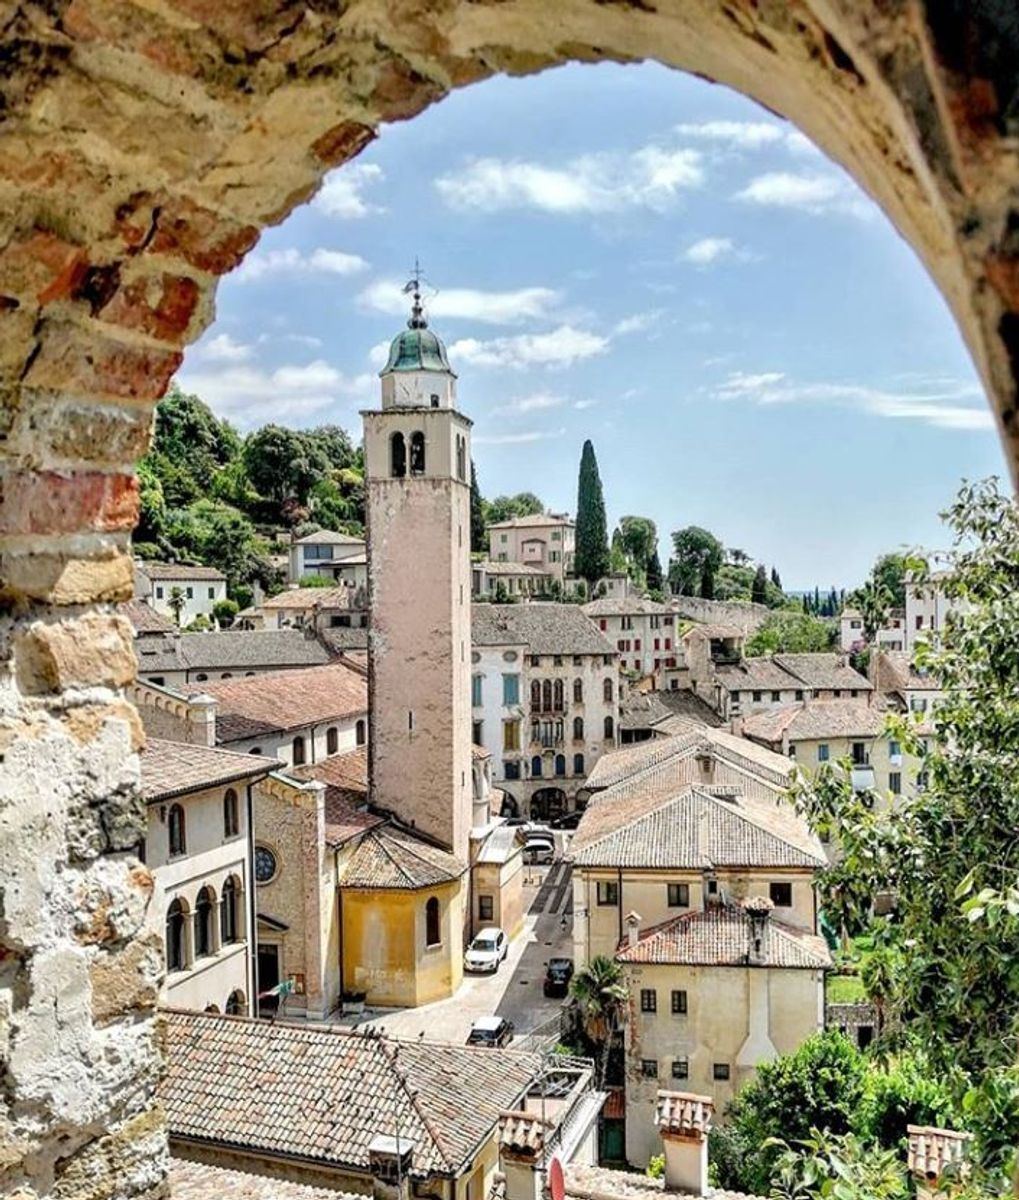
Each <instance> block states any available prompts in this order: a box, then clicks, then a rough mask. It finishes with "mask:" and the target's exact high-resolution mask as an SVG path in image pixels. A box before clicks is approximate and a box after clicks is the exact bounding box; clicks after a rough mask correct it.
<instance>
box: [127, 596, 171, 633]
mask: <svg viewBox="0 0 1019 1200" xmlns="http://www.w3.org/2000/svg"><path fill="white" fill-rule="evenodd" d="M117 613H118V614H119V615H120V616H122V617H127V619H128V620H129V621H130V622H131V627H132V628H133V629H134V632H135V636H136V637H138V636H139V635H146V634H151V633H171V634H175V633H177V626H176V625H175V624H174V623H173V621H171V620H170V618H169V617H166V616H164V615H163V614H162V613H161V612H157V611H156V610H155V609H154V608H153V607H152V605H151V604H149V603H147V602H146V601H145V600H128V601H126V602H125V603H123V604H118V605H117Z"/></svg>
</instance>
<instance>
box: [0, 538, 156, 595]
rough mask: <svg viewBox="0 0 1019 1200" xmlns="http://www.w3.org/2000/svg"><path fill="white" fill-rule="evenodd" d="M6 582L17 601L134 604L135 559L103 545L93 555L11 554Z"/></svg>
mask: <svg viewBox="0 0 1019 1200" xmlns="http://www.w3.org/2000/svg"><path fill="white" fill-rule="evenodd" d="M0 573H2V578H3V580H4V584H5V590H6V591H7V592H8V593H10V594H11V595H12V596H13V597H15V598H17V597H21V596H23V597H27V598H28V599H30V600H35V601H39V602H42V603H46V604H53V605H67V604H94V603H98V602H101V601H110V602H115V601H121V600H130V599H131V597H132V596H133V595H134V568H133V565H132V562H131V557H130V555H129V554H127V553H126V552H125V551H124V550H123V549H121V548H120V547H119V546H114V545H109V544H104V543H99V544H98V545H96V547H95V548H94V549H93V550H92V553H91V554H87V553H83V552H79V553H77V554H72V553H69V552H68V551H61V550H57V549H54V550H36V551H28V550H24V551H21V550H10V549H8V550H7V551H6V552H5V553H4V555H3V561H2V570H0Z"/></svg>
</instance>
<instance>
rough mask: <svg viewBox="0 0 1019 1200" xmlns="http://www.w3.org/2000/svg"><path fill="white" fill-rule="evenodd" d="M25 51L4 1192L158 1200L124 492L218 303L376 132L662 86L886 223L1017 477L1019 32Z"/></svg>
mask: <svg viewBox="0 0 1019 1200" xmlns="http://www.w3.org/2000/svg"><path fill="white" fill-rule="evenodd" d="M3 37H4V67H5V70H4V73H3V80H2V81H0V97H2V104H0V195H2V198H3V204H2V205H0V213H2V216H0V437H2V439H3V442H2V451H0V453H2V459H0V466H2V468H3V493H2V499H0V538H2V577H3V588H2V590H0V597H2V600H3V610H2V611H3V618H2V619H3V626H4V628H3V635H4V640H3V651H2V653H3V657H4V662H5V665H6V681H7V686H6V687H5V688H4V690H3V693H2V696H3V700H2V704H0V751H2V753H3V762H2V765H0V830H2V833H3V836H2V838H0V877H2V878H4V880H5V881H7V882H8V884H9V885H10V886H8V887H7V890H6V894H5V902H4V907H3V916H2V919H0V996H2V995H4V994H9V995H12V996H14V997H16V1000H15V1002H14V1008H13V1010H12V1013H11V1015H10V1018H9V1019H8V1021H7V1028H8V1029H9V1033H8V1034H7V1035H6V1036H7V1045H6V1047H5V1051H6V1055H7V1060H8V1070H7V1072H6V1074H5V1076H4V1080H3V1083H2V1084H0V1102H2V1104H0V1145H2V1146H3V1147H4V1154H3V1155H2V1156H0V1189H2V1190H16V1189H17V1188H18V1187H19V1186H20V1185H25V1186H26V1187H30V1188H31V1192H30V1193H29V1194H34V1195H48V1194H51V1193H53V1191H54V1188H55V1187H56V1188H58V1189H59V1192H60V1194H61V1195H73V1194H75V1189H76V1188H77V1189H78V1190H83V1189H84V1186H85V1182H84V1181H86V1180H87V1181H88V1186H89V1188H90V1189H91V1191H90V1194H91V1195H95V1196H97V1197H98V1196H100V1195H102V1194H104V1193H103V1188H104V1187H105V1186H106V1185H107V1183H108V1185H109V1187H108V1190H109V1191H112V1190H113V1181H114V1180H116V1184H117V1189H118V1194H120V1195H123V1196H155V1195H158V1194H161V1189H162V1183H161V1174H162V1164H163V1162H164V1159H165V1141H164V1139H163V1135H162V1133H161V1130H160V1127H159V1120H158V1117H157V1116H156V1115H155V1111H154V1109H153V1104H152V1094H153V1087H154V1082H155V1078H156V1073H157V1070H158V1049H157V1039H156V1035H155V1026H154V1022H153V1021H152V1020H151V1019H150V1017H149V1014H151V1010H152V1007H153V1005H154V1000H155V990H156V986H157V983H158V977H159V970H160V968H159V953H158V946H157V945H156V944H155V943H154V942H153V940H152V939H151V938H149V937H146V935H145V934H144V933H143V918H144V909H145V904H146V901H147V897H148V892H149V890H150V888H151V879H150V878H149V876H148V874H147V872H146V871H145V869H144V868H143V867H140V866H139V865H138V864H137V863H135V861H134V859H133V857H132V849H133V847H134V846H135V844H136V843H137V842H138V840H139V837H140V835H141V830H142V828H143V819H144V812H143V806H142V804H141V801H140V798H139V795H138V786H137V759H136V757H135V753H134V752H135V751H136V750H137V748H138V746H139V744H140V740H141V735H140V726H139V724H138V720H137V717H136V715H135V714H134V713H133V711H132V709H131V708H130V706H129V705H128V704H127V703H126V702H125V700H124V699H123V695H122V689H123V687H124V686H125V685H126V684H127V683H128V682H129V681H130V680H131V678H132V677H133V674H134V670H135V665H134V658H133V652H132V647H131V638H130V629H129V627H128V625H127V623H126V622H125V621H123V620H122V619H121V618H119V617H117V616H115V615H113V614H112V612H111V611H110V609H109V608H108V607H105V606H106V605H108V603H109V602H112V601H116V600H119V599H122V598H126V597H127V595H128V594H129V593H130V591H131V582H132V581H131V564H130V559H129V556H128V553H127V540H128V536H129V531H130V529H131V527H132V526H133V524H134V521H135V518H136V514H137V505H138V497H137V484H136V482H135V480H134V477H133V474H132V464H133V463H134V461H135V460H136V459H137V458H138V457H139V455H140V454H142V453H143V452H144V449H145V446H146V444H147V441H148V436H149V427H150V423H151V411H152V406H153V405H154V403H155V401H156V399H157V398H158V397H159V396H160V395H161V394H162V391H163V389H164V388H165V386H166V384H167V382H168V380H169V378H170V376H171V375H172V374H173V372H174V371H175V370H176V368H177V367H178V366H179V364H180V361H181V355H182V349H183V347H184V346H185V345H186V344H188V343H189V342H191V341H193V340H194V339H195V338H196V337H197V336H198V335H199V333H200V332H201V331H202V329H203V328H204V327H205V326H206V325H207V324H208V323H209V321H210V320H211V319H212V312H213V307H212V306H213V298H214V292H215V283H216V280H217V278H218V277H219V276H220V275H222V274H224V273H225V272H227V271H229V270H231V269H232V268H233V267H235V266H236V265H237V264H238V263H239V262H240V261H241V259H242V258H243V256H244V254H245V253H246V252H247V251H248V250H249V249H250V248H251V247H252V246H253V245H254V244H255V242H256V240H257V238H258V236H259V232H260V231H261V230H262V229H263V228H265V227H266V226H268V225H272V224H274V223H276V222H278V221H280V220H282V219H283V218H284V217H285V216H286V215H287V213H288V212H290V211H291V210H292V209H293V208H294V207H295V206H296V205H298V204H300V203H302V202H304V201H306V200H307V199H308V198H309V197H310V196H311V195H312V194H313V193H314V191H315V190H316V188H317V187H318V185H319V183H320V181H321V179H322V176H323V174H324V173H325V172H326V171H327V170H328V169H329V168H330V167H333V166H336V165H337V164H339V163H341V162H343V161H345V160H347V159H349V158H351V157H353V156H354V155H356V154H357V153H358V151H359V150H361V149H362V148H363V147H364V146H365V145H366V144H367V142H368V141H370V140H371V138H372V137H373V136H374V131H375V129H376V128H377V126H378V124H379V123H380V122H385V121H393V120H403V119H406V118H408V117H411V116H413V115H414V114H415V113H417V112H419V111H421V109H423V108H424V107H426V106H427V105H429V104H431V103H434V102H435V101H437V100H438V99H440V98H441V97H442V96H443V95H444V94H445V93H446V92H448V91H449V90H450V89H452V88H455V87H460V86H463V85H465V84H469V83H472V82H475V81H477V80H479V79H482V78H484V77H486V76H488V75H491V74H493V73H497V72H509V73H514V74H526V73H528V72H534V71H538V70H541V69H544V68H546V67H550V66H554V65H556V64H558V63H562V62H566V61H570V60H583V61H599V60H603V59H612V60H617V61H622V62H626V61H636V60H641V59H646V58H653V59H657V60H658V61H660V62H663V63H665V64H667V65H671V66H674V67H676V68H679V69H682V70H688V71H694V72H697V73H700V74H702V75H706V76H708V77H710V78H712V79H715V80H718V81H720V82H723V83H726V84H728V85H730V86H732V87H734V88H736V89H738V90H740V91H742V92H744V93H746V94H747V95H749V96H751V97H753V98H755V99H757V100H759V101H760V102H761V103H763V104H765V105H767V106H768V107H770V108H772V109H774V110H775V111H777V112H780V113H782V114H784V115H786V116H788V117H790V118H791V119H793V120H794V121H796V123H797V124H798V125H799V126H800V127H801V128H802V129H803V130H804V132H806V133H807V134H808V135H809V136H810V137H812V138H813V139H814V140H815V141H816V142H817V143H818V144H819V145H820V146H821V147H822V148H823V149H824V150H826V151H827V152H828V153H829V154H830V155H831V156H832V157H833V158H835V159H836V160H837V161H839V162H840V163H841V164H842V165H843V166H845V167H846V168H847V169H848V170H849V171H850V172H851V174H853V175H854V176H855V178H856V179H857V181H858V182H859V183H860V184H861V185H862V186H863V187H864V188H865V189H866V190H867V191H868V192H869V193H870V194H871V195H872V196H873V197H874V198H875V200H877V202H878V203H879V204H880V205H881V206H882V208H883V209H884V210H885V212H886V213H887V214H888V216H889V217H890V218H891V220H892V221H893V222H894V223H895V225H896V226H897V227H898V229H899V230H900V231H901V232H902V234H903V235H904V236H905V237H906V238H907V239H908V240H909V241H910V243H911V244H912V245H913V247H914V248H915V249H916V251H917V253H918V254H919V255H920V257H921V258H922V259H923V261H924V262H925V263H926V265H927V267H928V269H929V270H930V272H931V274H932V275H933V277H934V278H935V280H936V281H937V283H938V286H939V287H940V288H941V290H942V292H943V294H944V295H945V297H946V299H947V301H948V303H949V304H950V306H951V308H952V310H953V312H954V314H955V316H956V319H957V321H958V322H959V325H960V328H961V329H962V332H963V335H964V337H965V339H966V341H967V343H968V345H969V347H970V350H971V352H972V354H973V357H974V359H975V361H976V363H977V366H978V368H979V370H980V372H981V374H982V376H983V379H984V381H985V383H986V385H987V389H988V393H989V395H990V397H991V400H992V405H993V407H994V410H995V413H996V416H997V419H998V423H999V429H1000V431H1001V433H1002V437H1003V440H1004V442H1005V446H1006V451H1007V454H1008V457H1009V461H1010V463H1011V465H1012V469H1013V473H1014V474H1015V472H1016V464H1017V462H1019V430H1017V428H1016V424H1015V394H1016V382H1017V377H1019V209H1016V210H1013V208H1012V207H1011V200H1010V195H1011V194H1012V193H1014V192H1015V185H1016V182H1017V179H1019V167H1017V162H1016V148H1015V145H1014V143H1013V141H1011V140H1009V137H1008V136H1007V135H1009V134H1013V133H1014V128H1013V126H1014V123H1015V121H1016V120H1017V119H1019V110H1017V105H1019V28H1017V25H1016V22H1015V19H1014V17H1012V16H1011V15H1010V10H1009V8H1008V6H1005V5H1000V4H994V3H992V0H969V2H968V3H962V0H944V2H943V3H939V4H930V3H927V4H925V3H923V0H901V2H900V3H898V4H894V5H892V4H887V3H879V2H878V0H557V2H556V3H555V4H549V3H548V2H547V0H440V2H438V3H423V2H421V0H348V2H346V3H343V2H341V0H146V2H145V3H142V2H141V0H47V2H46V3H43V2H42V0H14V3H12V4H10V5H8V6H7V10H6V11H5V23H4V32H3ZM835 267H836V264H833V269H835ZM58 1080H71V1081H74V1082H73V1086H68V1087H66V1088H64V1087H61V1086H57V1085H56V1084H55V1083H54V1082H52V1081H58ZM97 1131H101V1133H99V1134H97ZM104 1181H105V1182H104Z"/></svg>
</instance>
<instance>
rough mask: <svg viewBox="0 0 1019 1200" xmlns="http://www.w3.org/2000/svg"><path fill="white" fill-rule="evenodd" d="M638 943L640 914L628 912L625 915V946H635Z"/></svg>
mask: <svg viewBox="0 0 1019 1200" xmlns="http://www.w3.org/2000/svg"><path fill="white" fill-rule="evenodd" d="M639 941H640V913H639V912H629V913H627V914H626V944H627V945H628V946H636V944H637V943H638V942H639Z"/></svg>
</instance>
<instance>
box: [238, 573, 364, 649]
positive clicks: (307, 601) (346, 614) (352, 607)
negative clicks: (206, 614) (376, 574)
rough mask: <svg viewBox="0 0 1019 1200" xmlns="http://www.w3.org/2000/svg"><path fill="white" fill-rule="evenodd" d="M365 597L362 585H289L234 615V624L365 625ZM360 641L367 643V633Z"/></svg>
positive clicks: (258, 626)
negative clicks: (235, 619)
mask: <svg viewBox="0 0 1019 1200" xmlns="http://www.w3.org/2000/svg"><path fill="white" fill-rule="evenodd" d="M367 609H368V597H367V595H366V593H365V589H364V587H363V586H355V585H354V584H352V583H351V584H340V585H339V586H338V587H296V586H295V587H289V588H284V590H283V591H282V592H279V593H277V594H276V595H275V596H270V597H268V599H266V600H263V601H262V603H261V604H258V605H253V606H252V607H251V608H247V609H245V610H244V612H243V613H242V614H241V613H239V614H238V618H237V622H236V624H238V625H243V626H244V627H245V628H249V629H308V630H314V631H316V632H321V631H323V630H327V629H334V628H346V629H351V628H363V629H365V630H367V627H368V612H367ZM364 644H365V646H367V644H368V635H367V632H366V633H365V635H364Z"/></svg>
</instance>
